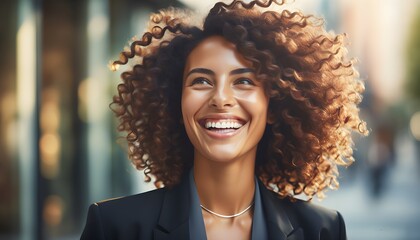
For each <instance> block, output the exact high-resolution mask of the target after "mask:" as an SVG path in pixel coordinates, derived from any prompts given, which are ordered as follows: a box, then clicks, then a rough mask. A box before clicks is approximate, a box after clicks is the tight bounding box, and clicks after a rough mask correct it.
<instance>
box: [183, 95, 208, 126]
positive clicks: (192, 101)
mask: <svg viewBox="0 0 420 240" xmlns="http://www.w3.org/2000/svg"><path fill="white" fill-rule="evenodd" d="M202 104H203V98H202V97H200V95H199V94H197V93H192V92H191V91H189V90H184V91H183V93H182V98H181V110H182V117H183V118H184V121H188V119H191V118H193V117H194V115H195V114H196V113H197V111H198V110H199V109H200V107H201V106H202Z"/></svg>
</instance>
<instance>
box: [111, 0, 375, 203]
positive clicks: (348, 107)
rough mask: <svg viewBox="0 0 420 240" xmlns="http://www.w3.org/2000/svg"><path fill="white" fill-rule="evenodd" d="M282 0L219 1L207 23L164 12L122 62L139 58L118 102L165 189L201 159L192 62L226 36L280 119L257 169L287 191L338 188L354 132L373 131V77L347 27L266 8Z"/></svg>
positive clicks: (138, 160)
mask: <svg viewBox="0 0 420 240" xmlns="http://www.w3.org/2000/svg"><path fill="white" fill-rule="evenodd" d="M273 2H275V1H273V0H270V1H268V2H266V3H262V2H259V1H252V2H250V3H244V2H242V1H236V0H235V1H233V2H232V3H230V4H225V3H222V2H218V3H216V4H215V5H214V7H213V8H212V9H211V10H210V12H209V14H208V15H207V17H205V19H204V23H203V24H202V26H199V25H193V24H192V23H191V20H190V16H192V15H191V14H190V13H186V12H185V11H180V10H176V9H167V10H162V11H160V12H159V13H156V14H153V15H151V18H150V23H149V29H148V31H146V33H145V34H144V35H143V37H142V38H141V39H139V40H136V41H134V42H132V43H131V46H130V49H129V50H127V51H123V52H122V53H121V54H120V59H119V60H118V61H115V62H114V63H113V65H112V66H113V67H116V66H118V65H124V64H126V63H127V62H128V61H129V60H130V59H138V62H137V63H136V64H134V66H133V67H132V68H131V69H129V70H128V71H125V72H123V73H122V75H121V78H122V81H123V83H121V84H119V85H118V95H117V96H114V99H113V102H112V104H111V107H112V109H113V111H114V112H115V113H116V115H117V117H118V118H119V120H120V125H119V127H118V130H120V131H125V132H127V133H128V134H127V136H126V138H127V141H128V147H129V148H128V149H129V153H128V154H129V158H130V159H131V161H132V163H133V164H134V165H135V167H136V168H137V169H139V170H144V174H145V176H146V181H151V176H154V177H155V179H154V183H155V185H156V187H162V186H166V187H172V186H174V185H176V184H177V183H178V182H179V181H180V179H181V177H182V176H183V175H184V174H185V173H186V172H188V169H189V168H190V167H191V166H192V163H193V146H192V144H191V142H190V141H189V139H188V137H187V135H186V132H185V128H184V126H183V125H182V124H181V119H182V115H181V92H182V91H181V90H182V79H183V70H184V65H185V61H186V58H187V56H188V54H189V53H190V52H191V50H192V49H193V48H194V47H195V46H196V45H197V44H198V43H199V42H200V41H202V40H203V39H205V38H206V37H209V36H214V35H219V36H223V37H224V38H225V39H227V40H228V41H230V42H232V43H234V44H235V46H236V48H237V50H238V51H239V52H240V53H241V54H242V55H243V56H244V57H245V58H246V59H247V60H249V61H250V62H252V64H253V67H254V68H255V71H256V75H257V77H258V79H260V80H261V81H262V82H263V84H264V87H265V90H266V94H267V96H269V98H270V101H269V114H270V116H271V117H272V120H273V123H272V124H268V125H267V127H266V130H265V132H264V135H263V137H262V139H261V141H260V143H259V145H258V151H257V160H256V174H257V175H258V177H259V178H260V179H261V180H262V181H263V183H264V184H265V185H266V186H267V187H268V188H270V189H271V190H273V191H275V192H277V193H278V194H279V195H280V196H283V197H285V196H294V195H298V194H301V193H304V194H305V195H307V196H308V197H309V198H312V197H313V196H314V195H315V194H317V195H318V197H323V193H324V191H325V189H326V188H327V187H330V188H337V187H338V181H337V177H338V169H337V166H338V165H345V166H347V165H350V164H351V163H352V162H353V161H354V159H353V156H352V155H353V151H352V145H353V143H352V139H351V132H352V131H356V132H359V133H361V134H364V135H366V134H367V133H368V131H367V129H366V124H365V122H363V121H362V120H361V119H360V118H359V108H358V104H359V103H360V102H361V99H362V97H361V93H362V92H363V91H364V85H363V83H362V82H361V81H360V79H359V78H358V73H357V71H356V70H355V68H354V66H353V65H354V63H353V61H352V60H351V59H347V58H346V54H347V53H346V51H347V50H346V48H345V42H344V40H345V35H335V34H334V33H327V32H326V31H325V29H324V26H323V22H322V20H321V19H318V18H315V17H313V16H307V15H304V14H303V13H301V12H298V11H296V12H290V11H288V10H281V11H280V10H279V11H274V10H266V11H264V9H266V8H267V9H268V8H269V7H270V6H271V5H273ZM276 3H277V4H278V5H283V2H281V3H278V2H276Z"/></svg>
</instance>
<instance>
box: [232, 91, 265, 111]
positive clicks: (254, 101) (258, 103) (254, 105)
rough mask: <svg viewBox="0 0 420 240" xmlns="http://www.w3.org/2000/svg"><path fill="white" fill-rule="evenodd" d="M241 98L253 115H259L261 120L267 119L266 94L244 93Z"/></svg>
mask: <svg viewBox="0 0 420 240" xmlns="http://www.w3.org/2000/svg"><path fill="white" fill-rule="evenodd" d="M239 98H240V101H241V102H242V103H243V104H244V107H246V108H247V109H248V112H249V113H250V114H251V115H258V116H259V117H260V118H265V117H266V116H267V111H268V98H267V97H266V96H265V94H264V92H262V91H258V92H248V93H243V94H241V96H239Z"/></svg>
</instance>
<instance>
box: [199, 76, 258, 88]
mask: <svg viewBox="0 0 420 240" xmlns="http://www.w3.org/2000/svg"><path fill="white" fill-rule="evenodd" d="M244 82H246V83H244ZM196 84H201V85H210V86H213V84H212V83H211V81H210V80H208V79H207V78H204V77H198V78H196V79H194V80H193V81H192V82H191V86H193V85H196ZM235 84H243V85H252V86H255V83H254V82H253V81H252V80H251V79H249V78H239V79H237V80H236V81H235Z"/></svg>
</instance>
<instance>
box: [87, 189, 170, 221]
mask: <svg viewBox="0 0 420 240" xmlns="http://www.w3.org/2000/svg"><path fill="white" fill-rule="evenodd" d="M166 191H167V190H166V189H156V190H152V191H148V192H144V193H140V194H136V195H131V196H126V197H120V198H113V199H107V200H103V201H100V202H96V203H94V204H92V205H91V207H97V208H99V209H100V211H101V212H102V213H108V214H112V215H114V214H123V215H124V216H127V215H131V214H134V213H135V212H136V211H146V212H148V211H150V210H153V211H154V212H156V208H160V206H161V203H162V200H163V196H164V194H165V192H166Z"/></svg>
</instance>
